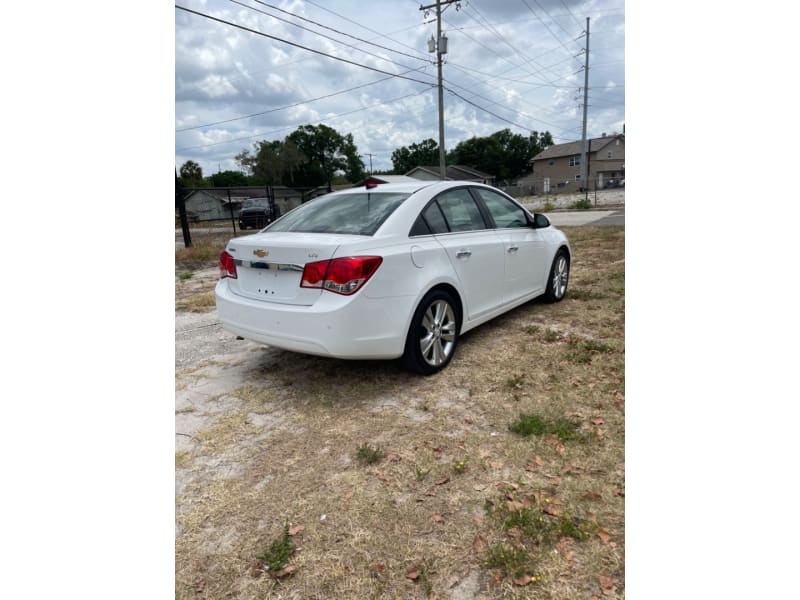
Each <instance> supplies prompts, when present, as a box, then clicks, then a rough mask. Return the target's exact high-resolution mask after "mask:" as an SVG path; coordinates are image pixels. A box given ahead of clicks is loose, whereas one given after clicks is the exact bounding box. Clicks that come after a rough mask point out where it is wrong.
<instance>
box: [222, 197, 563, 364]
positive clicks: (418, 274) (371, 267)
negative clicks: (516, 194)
mask: <svg viewBox="0 0 800 600" xmlns="http://www.w3.org/2000/svg"><path fill="white" fill-rule="evenodd" d="M571 259H572V253H571V250H570V246H569V241H568V240H567V238H566V236H565V235H564V233H563V232H561V231H560V230H558V229H556V228H555V227H553V226H552V225H551V224H550V222H549V221H548V219H547V217H545V216H544V215H541V214H531V213H529V212H528V211H527V210H526V209H525V208H523V207H522V206H521V205H520V204H518V203H517V202H516V201H515V200H514V199H512V198H511V197H509V196H507V195H506V194H504V193H502V192H501V191H500V190H498V189H496V188H493V187H491V186H487V185H482V184H478V183H464V182H455V181H435V182H431V181H420V182H418V183H400V184H383V185H378V186H372V187H370V186H367V187H357V188H351V189H347V190H343V191H340V192H335V193H331V194H327V195H325V196H321V197H319V198H317V199H315V200H312V201H310V202H307V203H305V204H302V205H301V206H299V207H297V208H295V209H294V210H292V211H290V212H289V213H287V214H285V215H284V216H283V217H281V218H280V219H278V220H276V221H275V222H273V223H271V224H270V225H269V226H267V227H266V228H264V229H263V230H261V231H259V232H258V233H255V234H253V235H248V236H244V237H238V238H234V239H232V240H231V241H230V242H229V243H228V245H227V247H226V249H225V251H224V252H223V253H222V255H221V257H220V276H221V277H220V280H219V282H218V283H217V286H216V301H217V312H218V316H219V320H220V322H221V323H222V326H223V328H224V329H225V330H227V331H229V332H231V333H233V334H236V335H238V336H242V337H244V338H247V339H250V340H254V341H256V342H259V343H263V344H268V345H270V346H274V347H276V348H283V349H286V350H291V351H294V352H302V353H306V354H315V355H320V356H330V357H337V358H346V359H396V358H402V360H403V362H404V363H405V365H406V366H407V367H408V368H409V369H411V370H413V371H415V372H418V373H422V374H425V375H429V374H432V373H436V372H437V371H440V370H441V369H443V368H445V367H446V366H447V364H448V363H449V362H450V361H451V360H452V358H453V356H454V354H455V352H456V346H457V345H458V339H459V336H460V335H461V334H463V333H464V332H466V331H468V330H470V329H472V328H474V327H477V326H478V325H480V324H482V323H485V322H486V321H488V320H489V319H492V318H493V317H496V316H498V315H500V314H502V313H504V312H506V311H508V310H510V309H512V308H514V307H516V306H519V305H520V304H523V303H525V302H528V301H529V300H531V299H533V298H536V297H538V296H544V298H545V300H547V301H549V302H557V301H559V300H561V299H562V298H564V295H565V294H566V292H567V284H568V282H569V269H570V261H571Z"/></svg>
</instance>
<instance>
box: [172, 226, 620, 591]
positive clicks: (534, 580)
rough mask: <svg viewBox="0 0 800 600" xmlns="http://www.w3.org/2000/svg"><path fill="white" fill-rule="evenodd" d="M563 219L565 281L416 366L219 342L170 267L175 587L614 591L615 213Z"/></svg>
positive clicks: (208, 283) (223, 336)
mask: <svg viewBox="0 0 800 600" xmlns="http://www.w3.org/2000/svg"><path fill="white" fill-rule="evenodd" d="M563 229H564V230H565V231H566V232H567V234H568V235H569V237H570V240H571V242H572V245H573V251H574V254H575V256H574V259H573V265H572V276H571V282H570V290H569V292H568V295H567V298H566V299H565V300H564V301H563V302H561V303H559V304H555V305H547V304H542V303H538V302H532V303H528V304H526V305H524V306H522V307H520V308H518V309H516V310H514V311H512V312H511V313H508V314H507V315H504V316H502V317H500V318H498V319H496V320H495V321H493V322H490V323H488V324H486V325H483V326H481V327H479V328H478V329H477V330H474V331H472V332H470V333H468V334H467V335H465V336H464V337H463V338H462V340H461V343H460V346H459V349H458V353H457V356H456V357H455V359H454V360H453V362H452V363H451V365H450V366H449V367H448V368H447V369H446V370H445V371H444V372H442V373H440V374H438V375H436V376H433V377H429V378H422V377H418V376H415V375H411V374H409V373H407V372H405V371H403V370H402V369H401V368H400V367H399V366H398V364H396V363H394V362H365V361H355V362H351V361H340V360H332V359H323V358H316V357H309V356H303V355H298V354H293V353H290V352H283V351H279V350H275V349H272V348H268V347H264V346H259V345H257V344H254V343H251V342H248V341H238V340H236V339H235V338H234V337H233V336H231V335H229V334H227V333H225V332H223V331H222V330H221V329H220V328H219V326H218V325H216V324H215V323H216V321H215V318H214V312H213V293H212V290H213V285H214V283H215V282H216V277H217V272H216V269H215V268H209V267H208V266H206V267H204V268H200V269H197V268H194V269H189V268H188V267H186V266H185V265H178V266H177V267H176V308H177V309H178V310H177V312H176V346H177V352H176V380H175V385H176V404H175V422H176V433H177V435H176V451H175V474H176V477H175V485H176V487H175V494H176V537H175V540H176V541H175V553H176V561H175V568H176V589H175V595H176V598H243V599H250V598H298V599H299V598H320V599H321V598H331V597H339V598H456V599H465V598H529V597H536V598H554V599H555V598H557V599H567V598H569V599H572V598H587V599H588V598H591V597H593V596H595V597H597V598H621V597H624V535H625V531H624V501H625V500H624V495H625V492H624V490H625V475H624V434H625V426H624V416H625V410H624V363H625V348H624V293H625V292H624V290H625V275H624V273H625V268H624V241H625V238H624V228H621V227H573V228H566V227H565V228H563ZM194 266H195V267H197V266H199V265H194ZM190 272H191V273H192V275H191V276H189V275H188V273H190ZM182 273H185V274H184V275H183V276H182V277H179V276H178V275H180V274H182ZM209 298H210V301H209ZM521 416H526V417H535V419H533V420H534V421H536V420H538V422H539V423H540V424H543V427H542V428H540V429H542V430H541V431H536V432H535V433H534V434H533V435H529V436H523V435H521V434H520V433H516V432H515V431H512V430H511V429H510V426H512V425H514V424H516V425H518V424H519V423H520V422H521V421H522V419H520V417H521ZM514 429H515V430H516V429H518V428H517V427H514ZM372 459H374V462H370V461H371V460H372ZM281 552H282V553H281ZM270 563H272V565H273V566H272V568H269V564H270Z"/></svg>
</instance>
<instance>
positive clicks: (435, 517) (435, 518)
mask: <svg viewBox="0 0 800 600" xmlns="http://www.w3.org/2000/svg"><path fill="white" fill-rule="evenodd" d="M431 518H432V519H433V520H434V521H436V522H437V523H441V522H442V521H444V517H443V516H442V515H438V514H437V515H433V517H431Z"/></svg>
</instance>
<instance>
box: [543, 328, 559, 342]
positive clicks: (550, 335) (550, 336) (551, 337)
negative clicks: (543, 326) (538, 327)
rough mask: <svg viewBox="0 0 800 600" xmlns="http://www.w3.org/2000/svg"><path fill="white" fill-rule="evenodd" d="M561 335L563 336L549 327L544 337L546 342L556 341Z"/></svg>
mask: <svg viewBox="0 0 800 600" xmlns="http://www.w3.org/2000/svg"><path fill="white" fill-rule="evenodd" d="M559 337H561V336H560V335H559V334H558V332H557V331H553V330H552V329H548V330H547V331H545V332H544V336H542V339H543V340H544V341H545V342H555V341H556V340H558V338H559Z"/></svg>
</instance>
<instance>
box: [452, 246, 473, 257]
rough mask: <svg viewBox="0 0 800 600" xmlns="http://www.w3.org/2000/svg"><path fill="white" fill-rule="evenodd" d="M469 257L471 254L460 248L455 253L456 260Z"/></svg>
mask: <svg viewBox="0 0 800 600" xmlns="http://www.w3.org/2000/svg"><path fill="white" fill-rule="evenodd" d="M470 256H472V252H470V251H469V250H466V249H465V248H462V249H461V250H459V251H458V252H456V258H469V257H470Z"/></svg>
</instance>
